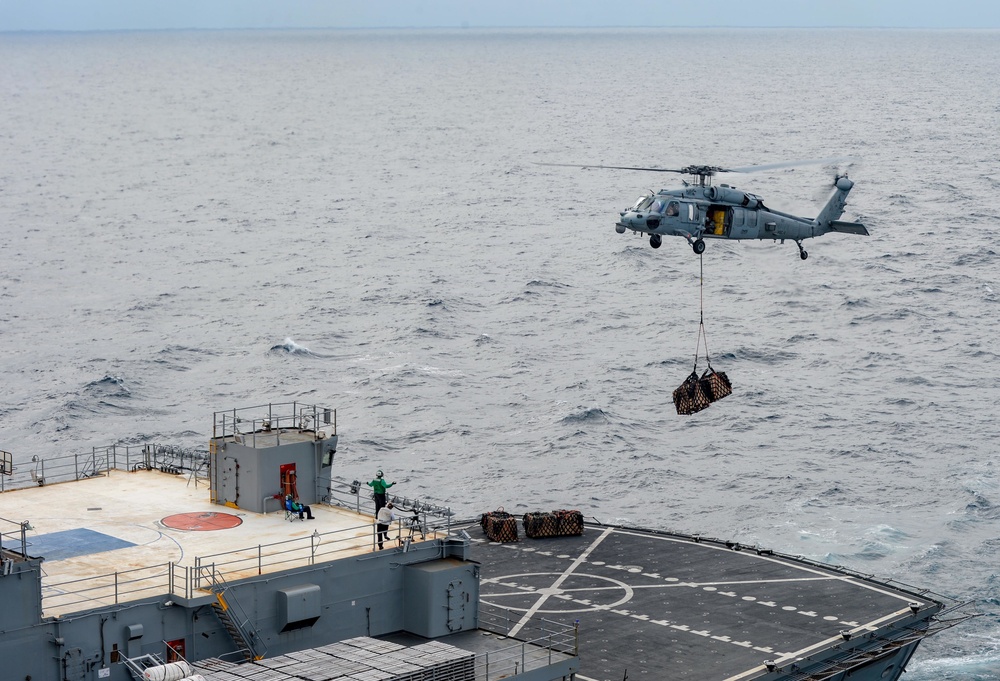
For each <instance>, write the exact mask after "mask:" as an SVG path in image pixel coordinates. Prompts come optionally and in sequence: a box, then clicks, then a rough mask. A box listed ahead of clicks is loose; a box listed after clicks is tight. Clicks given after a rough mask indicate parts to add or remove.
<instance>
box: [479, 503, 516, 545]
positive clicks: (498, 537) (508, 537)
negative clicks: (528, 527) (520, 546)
mask: <svg viewBox="0 0 1000 681" xmlns="http://www.w3.org/2000/svg"><path fill="white" fill-rule="evenodd" d="M479 525H480V527H482V528H483V532H485V533H486V536H487V537H489V539H490V541H495V542H500V543H505V542H512V541H518V536H517V518H515V517H514V516H512V515H511V514H510V513H507V512H506V511H505V510H503V506H501V507H500V508H498V509H497V510H495V511H490V512H489V513H484V514H483V517H482V518H480V519H479Z"/></svg>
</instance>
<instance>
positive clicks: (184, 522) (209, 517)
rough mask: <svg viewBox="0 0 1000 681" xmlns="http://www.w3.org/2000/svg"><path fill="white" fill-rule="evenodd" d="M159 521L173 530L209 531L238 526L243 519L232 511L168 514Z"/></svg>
mask: <svg viewBox="0 0 1000 681" xmlns="http://www.w3.org/2000/svg"><path fill="white" fill-rule="evenodd" d="M160 522H161V523H163V524H164V525H165V526H167V527H169V528H172V529H175V530H186V531H188V532H210V531H212V530H228V529H230V528H233V527H238V526H239V525H241V524H242V523H243V519H242V518H240V517H239V516H235V515H233V514H232V513H214V512H203V513H178V514H177V515H169V516H167V517H166V518H163V519H162V520H161V521H160Z"/></svg>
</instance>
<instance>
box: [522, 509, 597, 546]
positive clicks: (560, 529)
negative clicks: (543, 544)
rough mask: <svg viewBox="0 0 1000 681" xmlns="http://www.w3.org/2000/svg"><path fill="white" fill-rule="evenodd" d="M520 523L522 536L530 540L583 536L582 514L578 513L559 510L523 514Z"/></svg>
mask: <svg viewBox="0 0 1000 681" xmlns="http://www.w3.org/2000/svg"><path fill="white" fill-rule="evenodd" d="M522 522H523V523H524V534H525V535H526V536H528V537H531V538H532V539H541V538H543V537H568V536H575V535H581V534H583V514H582V513H580V511H567V510H565V509H560V510H558V511H550V512H548V513H546V512H543V511H539V512H535V513H525V514H524V518H522Z"/></svg>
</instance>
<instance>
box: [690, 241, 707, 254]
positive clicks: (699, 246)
mask: <svg viewBox="0 0 1000 681" xmlns="http://www.w3.org/2000/svg"><path fill="white" fill-rule="evenodd" d="M691 248H693V249H694V252H695V253H696V254H698V255H701V254H702V253H704V252H705V240H704V239H698V240H697V241H695V242H694V243H693V244H691Z"/></svg>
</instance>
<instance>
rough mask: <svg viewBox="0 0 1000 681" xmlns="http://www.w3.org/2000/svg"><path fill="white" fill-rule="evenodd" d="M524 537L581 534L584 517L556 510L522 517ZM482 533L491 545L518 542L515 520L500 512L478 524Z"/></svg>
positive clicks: (539, 537) (486, 514) (481, 519)
mask: <svg viewBox="0 0 1000 681" xmlns="http://www.w3.org/2000/svg"><path fill="white" fill-rule="evenodd" d="M521 523H522V524H523V525H524V534H525V536H526V537H530V538H531V539H541V538H544V537H571V536H579V535H581V534H583V514H582V513H581V512H580V511H569V510H566V509H559V510H556V511H537V512H532V513H525V514H524V516H523V517H522V518H521ZM479 525H480V527H482V528H483V533H485V534H486V536H487V537H488V538H489V540H490V541H492V542H498V543H501V544H505V543H508V542H515V541H519V540H520V537H519V536H518V528H517V518H515V517H514V516H513V515H511V514H510V513H507V512H506V511H505V510H503V507H502V506H501V507H500V508H498V509H497V510H495V511H490V512H489V513H484V514H483V517H482V518H480V520H479Z"/></svg>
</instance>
